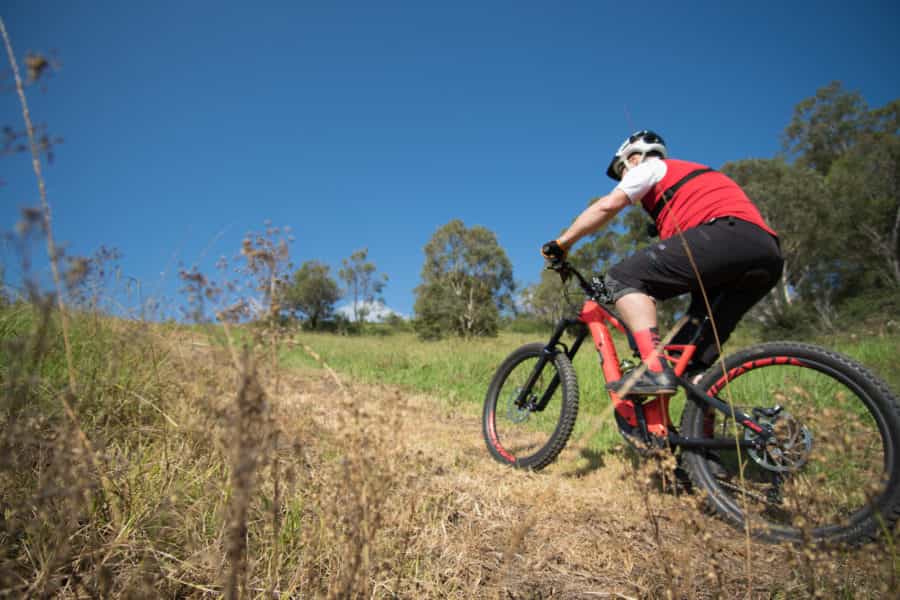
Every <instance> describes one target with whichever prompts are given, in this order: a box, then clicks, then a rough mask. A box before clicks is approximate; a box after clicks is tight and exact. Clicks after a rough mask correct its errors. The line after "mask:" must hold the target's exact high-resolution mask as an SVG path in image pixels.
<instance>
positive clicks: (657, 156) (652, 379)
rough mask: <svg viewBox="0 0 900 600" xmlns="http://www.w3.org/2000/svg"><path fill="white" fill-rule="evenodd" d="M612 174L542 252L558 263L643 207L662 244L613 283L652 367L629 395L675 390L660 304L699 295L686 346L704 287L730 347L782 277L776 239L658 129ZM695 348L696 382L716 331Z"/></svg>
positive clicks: (613, 275) (701, 311)
mask: <svg viewBox="0 0 900 600" xmlns="http://www.w3.org/2000/svg"><path fill="white" fill-rule="evenodd" d="M606 174H607V175H608V176H609V177H611V178H612V179H614V180H616V181H618V182H619V183H618V185H616V187H615V188H614V189H613V190H612V192H610V193H609V194H607V195H606V196H603V197H601V198H598V199H597V200H596V201H594V202H593V203H592V204H591V205H590V206H589V207H588V208H587V209H585V210H584V212H582V213H581V214H580V215H579V216H578V217H577V218H576V219H575V221H574V222H573V223H572V225H571V226H570V227H569V228H568V229H567V230H566V231H565V232H564V233H563V234H562V235H561V236H560V237H559V238H558V239H556V240H552V241H550V242H547V243H546V244H544V246H543V247H542V249H541V252H542V254H543V255H544V256H545V257H546V258H548V259H550V260H561V259H564V258H565V257H566V256H567V254H568V251H569V249H571V248H572V246H573V245H574V244H575V243H576V242H577V241H578V240H580V239H581V238H583V237H584V236H586V235H589V234H591V233H594V232H596V231H597V230H599V229H601V228H602V227H604V226H605V225H607V224H608V223H609V222H610V221H611V220H612V219H613V218H614V217H615V216H616V214H618V213H619V211H621V210H622V209H623V208H625V207H626V206H628V205H629V204H641V205H642V206H643V207H644V209H645V210H646V211H647V212H648V213H650V215H651V217H652V218H653V219H654V221H655V227H656V230H657V231H658V234H659V237H660V241H659V242H658V243H654V244H652V245H650V246H648V247H647V248H644V249H643V250H641V251H639V252H636V253H635V254H633V255H632V256H630V257H628V258H626V259H625V260H623V261H622V262H620V263H618V264H616V265H615V266H613V267H612V268H611V269H610V270H609V271H608V273H607V275H606V279H605V283H606V286H607V288H608V289H609V291H610V292H611V294H612V299H613V302H614V303H615V308H616V311H617V312H618V313H619V315H620V316H621V318H622V320H623V321H624V323H625V324H626V325H627V326H628V329H629V330H630V332H631V334H632V337H633V338H634V342H635V345H636V346H637V350H638V352H639V353H640V355H641V358H642V359H643V360H644V362H645V363H646V365H647V369H646V371H645V372H644V374H643V375H642V376H641V377H640V378H639V379H638V380H637V381H636V382H635V383H634V385H633V386H632V387H631V391H630V392H629V394H631V395H635V396H645V395H655V394H670V393H674V392H675V389H676V382H675V376H674V374H673V373H672V371H671V369H670V367H669V365H668V364H667V361H663V360H660V359H659V358H658V357H656V355H655V352H654V351H655V348H656V346H657V345H658V344H659V332H658V329H657V320H656V302H657V300H666V299H668V298H672V297H674V296H677V295H680V294H684V293H690V294H691V305H690V308H689V309H688V314H689V316H691V317H692V318H691V320H690V321H689V325H687V326H685V327H684V328H682V330H681V331H680V332H678V334H677V335H676V337H675V338H674V339H673V342H672V343H675V344H678V343H687V342H688V341H690V340H691V338H692V337H693V336H694V334H695V333H696V332H697V327H698V324H699V323H701V322H702V320H703V317H704V316H705V315H706V313H707V311H706V302H705V301H704V299H703V295H702V292H701V286H700V284H701V282H702V285H703V288H704V289H705V290H706V293H707V296H708V299H709V302H710V306H712V307H713V314H712V319H713V323H714V325H715V327H716V331H717V333H718V337H719V341H720V342H721V343H723V344H724V343H725V340H727V339H728V336H729V335H730V334H731V332H732V331H734V328H735V327H736V326H737V323H738V321H740V319H741V317H742V316H743V315H744V314H745V313H746V312H747V311H748V310H750V308H751V307H752V306H753V305H754V304H756V302H757V301H759V300H760V299H762V298H763V297H764V296H765V295H766V294H767V293H768V292H769V290H771V289H772V288H773V287H774V286H775V284H776V283H777V281H778V279H779V278H780V277H781V271H782V267H783V264H784V261H783V259H782V256H781V250H780V248H779V244H778V237H777V235H776V233H775V231H773V230H772V228H771V227H769V225H768V224H766V222H765V220H764V219H763V217H762V215H761V214H760V212H759V210H758V209H757V208H756V206H755V205H754V204H753V203H752V202H751V201H750V199H749V198H748V197H747V195H746V194H745V193H744V192H743V190H741V188H740V187H739V186H738V185H737V184H736V183H735V182H734V181H732V180H731V179H729V178H728V177H727V176H725V175H723V174H722V173H719V172H717V171H714V170H712V169H709V168H708V167H705V166H703V165H700V164H697V163H693V162H687V161H683V160H675V159H670V158H669V157H668V151H667V149H666V145H665V142H664V141H663V139H662V137H660V136H659V135H658V134H656V133H654V132H652V131H649V130H642V131H638V132H636V133H634V134H632V135H631V136H629V137H628V139H626V140H625V142H624V143H622V145H621V146H620V147H619V150H618V151H617V152H616V153H615V155H614V156H613V158H612V160H611V161H610V163H609V168H608V169H607V171H606ZM688 250H689V251H688ZM695 268H696V271H695ZM697 273H699V276H700V280H699V281H698V278H697ZM696 344H697V351H696V353H695V355H694V356H693V357H692V360H691V364H690V365H689V366H688V369H687V373H688V375H689V376H692V375H693V374H697V373H701V372H703V371H705V370H706V369H707V368H708V367H709V366H710V365H712V364H713V362H714V361H715V360H716V358H717V357H718V349H717V346H716V341H715V336H714V335H713V332H712V330H711V328H709V327H706V328H704V330H703V331H702V332H700V333H699V338H698V340H697V342H696ZM622 383H623V380H621V379H620V380H619V381H614V382H610V384H609V385H608V387H609V388H610V389H612V390H614V391H615V390H618V389H619V388H620V387H621V386H622Z"/></svg>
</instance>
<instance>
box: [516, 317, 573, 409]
mask: <svg viewBox="0 0 900 600" xmlns="http://www.w3.org/2000/svg"><path fill="white" fill-rule="evenodd" d="M580 322H581V321H579V320H578V319H561V320H560V321H559V323H557V325H556V329H555V330H554V331H553V335H551V336H550V340H549V341H548V342H547V345H546V346H544V349H543V351H542V352H541V355H540V356H539V357H538V361H537V363H536V364H535V365H534V368H533V369H532V370H531V374H530V375H529V376H528V381H526V382H525V385H524V386H523V387H522V389H521V390H520V391H519V394H518V396H516V406H517V407H519V408H520V409H521V408H524V407H525V401H526V399H527V397H528V395H529V394H530V393H531V389H532V388H533V387H534V384H535V383H537V380H538V377H540V376H541V373H542V372H543V371H544V366H546V364H547V362H549V361H550V360H553V357H554V356H556V353H557V352H559V348H557V346H562V347H563V348H564V349H565V354H566V357H567V358H568V359H569V360H572V359H573V358H574V357H575V353H576V352H578V349H579V348H581V344H582V342H584V339H585V338H586V337H587V334H588V331H587V329H586V328H585V329H583V330H582V331H581V332H579V334H578V336H577V337H576V338H575V342H574V343H573V344H572V347H571V348H567V347H566V345H565V344H563V343H562V342H560V339H562V336H563V334H564V333H565V332H566V329H567V328H569V327H571V326H572V325H575V324H577V323H580ZM557 387H559V373H555V374H554V375H553V379H551V380H550V383H549V385H547V389H546V390H544V393H543V395H542V396H541V399H540V400H539V401H538V403H537V404H536V405H535V406H534V407H533V410H535V411H541V410H544V408H546V407H547V404H548V403H549V402H550V398H552V397H553V394H554V393H555V392H556V388H557Z"/></svg>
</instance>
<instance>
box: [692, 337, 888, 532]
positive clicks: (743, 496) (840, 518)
mask: <svg viewBox="0 0 900 600" xmlns="http://www.w3.org/2000/svg"><path fill="white" fill-rule="evenodd" d="M724 373H727V375H726V374H724ZM724 373H723V368H722V366H721V364H717V365H715V366H714V367H712V368H711V369H710V370H709V371H708V372H707V373H706V374H705V375H704V377H703V378H702V379H701V381H700V382H699V384H698V385H699V386H700V387H701V388H703V389H704V390H705V391H707V393H712V392H714V393H715V394H716V395H718V397H719V398H721V399H723V400H728V399H729V398H730V399H731V400H732V401H733V402H734V405H735V406H736V407H737V408H740V409H742V410H744V411H745V412H749V411H750V410H751V409H752V408H753V407H756V406H759V407H772V406H773V405H776V404H777V405H785V411H784V413H782V414H792V416H793V417H795V418H796V423H794V424H793V426H792V427H791V426H789V425H790V423H789V421H790V419H789V418H788V417H784V419H783V420H782V421H778V422H776V423H780V424H779V425H777V426H778V427H781V428H782V429H781V430H780V431H781V434H783V435H785V436H786V437H790V434H791V433H793V434H795V435H796V437H797V439H799V440H803V441H805V442H808V443H805V444H801V443H796V444H793V446H792V448H794V449H795V450H796V456H804V455H805V456H806V460H805V462H804V461H802V460H798V461H797V462H798V463H800V464H801V465H802V466H800V467H799V468H796V469H795V470H794V471H791V472H790V473H787V474H782V473H777V474H774V475H773V474H772V470H771V463H770V464H769V468H765V467H762V466H760V463H759V462H757V461H754V460H753V458H752V457H751V456H750V455H749V454H748V451H746V450H742V451H741V457H742V459H743V462H744V473H743V474H744V478H743V479H742V478H741V477H740V472H739V470H740V467H739V466H738V465H739V464H740V462H739V460H737V454H738V452H737V450H736V449H735V450H729V451H722V452H721V453H720V454H717V455H715V456H713V455H711V453H710V452H704V451H701V450H692V451H691V450H686V449H685V450H684V451H683V453H682V459H683V462H684V465H685V467H686V468H687V471H688V473H689V475H690V477H691V480H692V482H693V484H694V486H695V487H696V488H697V489H700V490H704V491H705V492H706V501H707V503H708V507H709V508H711V509H712V510H714V511H715V512H716V513H717V514H718V515H720V516H721V517H722V518H724V519H725V520H726V521H727V522H729V523H731V524H732V525H734V526H736V527H739V528H741V529H743V528H744V527H745V526H747V525H748V524H749V527H750V529H751V532H752V533H753V534H754V535H756V536H757V537H760V538H763V539H766V540H768V541H775V542H780V541H789V542H801V541H812V542H815V543H819V542H824V543H836V544H853V545H856V544H862V543H865V542H867V541H870V540H872V539H874V538H875V537H877V536H878V535H879V534H883V533H886V532H887V533H889V532H892V531H893V528H894V526H895V524H896V522H897V520H898V518H900V455H898V452H900V403H898V401H897V399H896V398H895V397H894V396H893V395H892V394H891V392H890V390H889V389H888V386H887V385H886V384H885V383H884V382H883V381H881V380H880V379H879V378H878V377H876V376H875V375H874V374H873V373H871V372H870V371H868V370H867V369H866V368H865V367H863V366H862V365H860V364H859V363H857V362H855V361H853V360H852V359H850V358H848V357H846V356H843V355H841V354H839V353H837V352H833V351H830V350H826V349H824V348H819V347H817V346H812V345H808V344H800V343H793V342H774V343H767V344H760V345H757V346H753V347H751V348H747V349H745V350H743V351H741V352H738V353H736V354H734V355H732V356H730V357H728V358H727V359H725V365H724ZM788 411H793V412H792V413H788ZM735 430H737V431H738V434H739V435H743V434H744V429H743V427H740V426H735V425H734V424H733V423H730V422H729V418H728V417H727V416H724V415H722V414H721V413H718V412H715V411H711V410H710V409H709V408H708V407H707V406H705V405H703V404H701V403H699V402H697V401H695V400H693V399H691V400H690V401H688V402H687V403H686V405H685V410H684V413H683V415H682V421H681V431H682V433H683V435H685V436H686V437H691V438H694V437H697V438H710V437H728V436H729V435H730V436H731V437H732V438H733V436H734V432H735ZM798 432H799V433H798ZM760 454H761V453H760V452H759V451H756V455H757V456H759V455H760ZM788 456H794V455H790V454H788ZM794 495H796V497H794ZM745 511H746V513H747V514H745ZM748 514H749V518H748Z"/></svg>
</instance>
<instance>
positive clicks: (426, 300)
mask: <svg viewBox="0 0 900 600" xmlns="http://www.w3.org/2000/svg"><path fill="white" fill-rule="evenodd" d="M514 289H515V284H514V282H513V275H512V264H511V263H510V262H509V258H508V257H507V256H506V252H504V250H503V248H501V247H500V245H499V243H498V242H497V236H496V235H495V234H494V233H493V232H492V231H490V230H489V229H487V228H485V227H482V226H480V225H475V226H473V227H471V228H467V227H466V226H465V225H464V224H463V222H462V221H460V220H453V221H451V222H449V223H447V224H446V225H444V226H443V227H441V228H439V229H438V230H437V231H436V232H435V234H434V235H433V236H432V237H431V240H430V241H429V242H428V244H427V245H426V246H425V264H424V265H423V267H422V283H421V284H420V285H419V286H418V287H417V288H416V303H415V313H416V320H415V327H416V331H417V333H418V334H419V336H420V337H423V338H428V339H436V338H440V337H443V336H446V335H448V334H456V335H460V336H464V337H471V336H476V335H494V334H496V332H497V329H498V326H499V321H500V313H501V311H503V310H505V309H512V307H513V300H512V292H513V290H514Z"/></svg>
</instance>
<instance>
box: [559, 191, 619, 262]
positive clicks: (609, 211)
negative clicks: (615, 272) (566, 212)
mask: <svg viewBox="0 0 900 600" xmlns="http://www.w3.org/2000/svg"><path fill="white" fill-rule="evenodd" d="M629 203H630V200H629V199H628V195H627V194H626V193H625V192H623V191H622V190H620V189H619V188H616V189H614V190H613V191H612V192H610V193H609V194H607V195H606V196H603V197H602V198H599V199H598V200H597V201H596V202H594V203H593V204H591V205H590V206H588V207H587V208H586V209H585V210H584V212H583V213H581V214H580V215H578V218H577V219H575V222H574V223H572V225H571V226H569V228H568V229H567V230H566V232H565V233H563V234H562V235H561V236H560V237H559V239H558V240H556V241H557V243H559V245H560V246H562V247H563V248H564V249H565V250H568V249H569V248H571V247H572V246H573V245H574V244H575V242H577V241H578V240H580V239H581V238H583V237H584V236H586V235H589V234H591V233H594V232H595V231H598V230H599V229H601V228H602V227H604V226H605V225H606V224H607V223H609V222H610V221H612V220H613V218H614V217H615V216H616V215H617V214H619V211H620V210H622V209H623V208H625V207H626V206H628V204H629Z"/></svg>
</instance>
